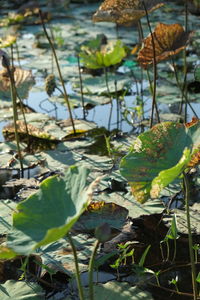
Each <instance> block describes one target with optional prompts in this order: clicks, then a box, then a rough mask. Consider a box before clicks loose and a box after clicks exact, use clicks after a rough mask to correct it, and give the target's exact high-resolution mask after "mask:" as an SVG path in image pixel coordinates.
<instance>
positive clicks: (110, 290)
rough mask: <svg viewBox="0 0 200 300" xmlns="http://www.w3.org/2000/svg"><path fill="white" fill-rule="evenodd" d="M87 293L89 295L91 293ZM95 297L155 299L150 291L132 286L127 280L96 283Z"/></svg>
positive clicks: (119, 299)
mask: <svg viewBox="0 0 200 300" xmlns="http://www.w3.org/2000/svg"><path fill="white" fill-rule="evenodd" d="M86 294H87V295H88V297H89V294H88V293H86ZM94 299H109V300H115V299H118V300H124V299H126V300H138V299H141V300H153V297H152V296H151V294H150V293H149V292H146V291H143V290H141V289H139V288H138V287H136V286H131V285H129V284H128V283H127V282H118V281H110V282H107V283H105V284H98V285H94Z"/></svg>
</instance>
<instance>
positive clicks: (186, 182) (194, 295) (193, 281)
mask: <svg viewBox="0 0 200 300" xmlns="http://www.w3.org/2000/svg"><path fill="white" fill-rule="evenodd" d="M183 180H184V188H185V208H186V219H187V228H188V243H189V253H190V262H191V271H192V287H193V299H194V300H197V296H198V292H197V282H196V268H195V262H194V252H193V242H192V231H191V223H190V206H189V198H190V191H189V181H188V175H187V173H185V172H183Z"/></svg>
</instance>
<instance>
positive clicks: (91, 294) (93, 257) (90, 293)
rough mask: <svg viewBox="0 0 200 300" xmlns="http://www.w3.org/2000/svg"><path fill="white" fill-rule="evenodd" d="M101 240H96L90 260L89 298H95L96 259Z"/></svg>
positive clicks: (91, 299) (92, 299)
mask: <svg viewBox="0 0 200 300" xmlns="http://www.w3.org/2000/svg"><path fill="white" fill-rule="evenodd" d="M99 244H100V241H99V240H96V242H95V244H94V249H93V252H92V256H91V258H90V262H89V269H88V279H89V299H90V300H94V291H93V271H94V259H95V256H96V253H97V250H98V247H99Z"/></svg>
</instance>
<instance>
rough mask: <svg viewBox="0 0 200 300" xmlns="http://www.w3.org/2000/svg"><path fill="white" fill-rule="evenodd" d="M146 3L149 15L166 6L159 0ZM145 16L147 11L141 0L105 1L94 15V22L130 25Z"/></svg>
mask: <svg viewBox="0 0 200 300" xmlns="http://www.w3.org/2000/svg"><path fill="white" fill-rule="evenodd" d="M144 2H145V7H146V9H147V11H148V13H151V12H152V11H154V10H155V9H157V8H159V7H161V6H163V5H164V3H161V1H158V0H150V1H149V0H148V1H147V0H146V1H144ZM145 15H146V11H145V9H144V5H143V1H141V0H128V1H127V0H105V1H104V2H103V3H102V4H101V6H100V7H99V9H98V10H97V12H96V13H95V14H94V15H93V21H94V22H113V23H117V24H123V25H130V24H132V23H134V22H137V21H138V20H139V19H140V18H142V17H143V16H145Z"/></svg>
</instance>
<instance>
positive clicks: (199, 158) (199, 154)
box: [188, 147, 200, 168]
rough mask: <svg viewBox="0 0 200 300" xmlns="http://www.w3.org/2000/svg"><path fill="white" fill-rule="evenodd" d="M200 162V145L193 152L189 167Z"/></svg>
mask: <svg viewBox="0 0 200 300" xmlns="http://www.w3.org/2000/svg"><path fill="white" fill-rule="evenodd" d="M199 164H200V147H198V149H196V150H195V151H194V153H193V154H192V157H191V160H190V162H189V163H188V167H189V168H194V167H196V166H197V165H199Z"/></svg>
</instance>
